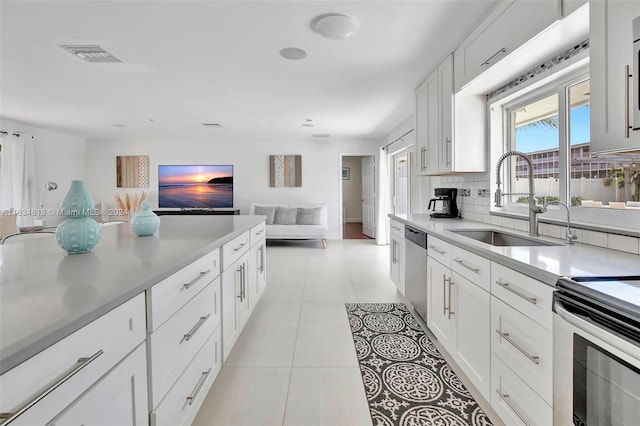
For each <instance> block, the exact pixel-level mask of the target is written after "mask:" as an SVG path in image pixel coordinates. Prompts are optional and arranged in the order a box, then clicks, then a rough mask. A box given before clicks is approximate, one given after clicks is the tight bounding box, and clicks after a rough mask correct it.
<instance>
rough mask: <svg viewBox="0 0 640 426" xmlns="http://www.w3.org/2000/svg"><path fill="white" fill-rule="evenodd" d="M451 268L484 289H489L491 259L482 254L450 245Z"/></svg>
mask: <svg viewBox="0 0 640 426" xmlns="http://www.w3.org/2000/svg"><path fill="white" fill-rule="evenodd" d="M451 270H453V271H455V272H457V273H459V274H460V275H462V276H463V277H465V278H466V279H468V280H469V281H471V282H472V283H474V284H475V285H477V286H480V287H481V288H482V289H484V290H486V291H489V290H490V289H491V285H490V281H491V261H490V260H488V259H485V258H484V257H482V256H478V255H477V254H475V253H471V252H469V251H467V250H464V249H461V248H460V247H457V246H451Z"/></svg>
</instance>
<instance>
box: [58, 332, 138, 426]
mask: <svg viewBox="0 0 640 426" xmlns="http://www.w3.org/2000/svg"><path fill="white" fill-rule="evenodd" d="M146 354H147V352H146V350H145V346H144V345H143V344H140V345H139V346H138V347H137V348H136V350H135V351H133V352H132V353H130V354H129V355H128V356H127V357H126V358H125V359H124V360H123V361H122V362H120V363H119V364H118V365H116V366H115V367H114V368H113V369H112V370H111V371H109V372H108V373H107V374H106V375H104V376H103V377H102V378H101V379H100V380H99V381H98V382H97V383H96V384H94V385H93V386H91V387H90V388H89V389H88V390H87V391H86V392H84V393H83V394H82V395H81V396H80V397H79V398H78V399H77V400H75V401H74V402H73V403H72V404H71V405H70V406H68V407H67V408H65V409H64V411H63V412H61V413H60V415H59V416H57V417H56V418H55V419H53V420H52V421H51V422H50V423H48V424H47V425H48V426H58V425H61V426H62V425H84V424H96V419H100V424H103V425H123V426H124V425H144V424H146V423H147V419H148V416H149V409H148V406H147V355H146ZM105 401H108V404H105Z"/></svg>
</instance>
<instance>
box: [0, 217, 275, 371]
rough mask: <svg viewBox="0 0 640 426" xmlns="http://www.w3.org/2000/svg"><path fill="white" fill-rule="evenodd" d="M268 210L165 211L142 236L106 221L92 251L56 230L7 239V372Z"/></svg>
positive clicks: (2, 311)
mask: <svg viewBox="0 0 640 426" xmlns="http://www.w3.org/2000/svg"><path fill="white" fill-rule="evenodd" d="M264 219H265V217H264V216H188V217H185V216H163V217H162V218H161V224H160V230H159V231H158V233H156V234H155V235H154V236H151V237H137V236H136V235H135V234H134V233H133V232H132V231H131V229H130V228H129V224H128V223H123V224H118V225H113V226H106V227H104V228H103V229H102V238H101V239H100V242H99V243H98V245H97V246H96V247H95V248H94V249H93V251H91V252H90V253H85V254H75V255H68V254H67V253H66V252H65V251H64V250H62V249H61V248H60V247H58V245H57V243H56V241H55V238H53V237H45V238H39V239H33V240H27V241H24V242H20V243H11V244H5V245H0V374H1V373H4V372H5V371H8V370H10V369H11V368H13V367H15V366H16V365H18V364H20V363H21V362H23V361H25V360H27V359H28V358H30V357H31V356H33V355H35V354H37V353H38V352H40V351H42V350H43V349H45V348H47V347H49V346H50V345H52V344H54V343H56V342H57V341H59V340H61V339H63V338H64V337H66V336H68V335H69V334H71V333H73V332H74V331H76V330H78V329H80V328H81V327H83V326H84V325H86V324H88V323H90V322H91V321H93V320H95V319H97V318H98V317H100V316H102V315H103V314H105V313H107V312H109V311H110V310H111V309H113V308H115V307H116V306H118V305H120V304H122V303H123V302H125V301H127V300H129V299H131V298H132V297H134V296H136V295H138V294H140V293H142V292H143V291H145V290H146V289H147V288H149V287H151V286H152V285H154V284H156V283H158V282H159V281H161V280H163V279H164V278H166V277H168V276H169V275H171V274H173V273H174V272H176V271H177V270H179V269H180V268H182V267H184V266H186V265H188V264H189V263H191V262H193V261H194V260H196V259H198V258H200V257H201V256H203V255H204V254H206V253H209V252H211V251H212V250H214V249H216V248H217V247H220V246H221V245H223V244H224V243H226V242H227V241H230V240H231V239H233V238H234V237H236V236H238V235H239V234H241V233H242V232H244V231H247V230H249V229H251V228H252V227H253V226H255V225H257V224H258V223H260V222H262V221H264Z"/></svg>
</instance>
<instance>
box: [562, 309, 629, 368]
mask: <svg viewBox="0 0 640 426" xmlns="http://www.w3.org/2000/svg"><path fill="white" fill-rule="evenodd" d="M553 307H554V311H555V312H556V314H557V315H558V316H559V317H560V318H562V319H563V320H564V321H566V322H568V323H569V324H571V325H573V326H574V327H577V328H579V329H580V330H582V331H584V332H585V333H586V334H587V335H588V336H593V337H596V338H598V339H600V340H602V341H603V342H605V343H607V344H608V345H611V346H612V347H614V348H616V349H617V350H619V351H620V352H622V353H624V354H626V355H627V356H631V357H633V358H634V359H635V360H637V361H638V362H640V357H638V356H637V355H635V354H636V353H638V348H637V347H636V346H635V345H634V344H633V343H630V342H628V341H626V340H624V339H622V338H621V337H618V336H616V335H615V334H613V332H611V331H608V330H606V329H604V328H602V327H601V326H598V325H596V324H594V323H593V322H592V321H591V320H589V318H586V317H583V316H581V315H576V314H573V313H571V312H569V311H567V310H566V309H565V308H564V306H563V305H562V302H560V301H557V300H556V301H555V303H554V304H553ZM587 340H588V339H587Z"/></svg>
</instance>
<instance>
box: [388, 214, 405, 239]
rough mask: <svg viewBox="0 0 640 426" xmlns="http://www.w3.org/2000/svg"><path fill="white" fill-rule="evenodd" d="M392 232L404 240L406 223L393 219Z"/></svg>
mask: <svg viewBox="0 0 640 426" xmlns="http://www.w3.org/2000/svg"><path fill="white" fill-rule="evenodd" d="M391 234H392V235H397V236H398V238H401V239H403V240H404V223H402V222H398V221H396V220H393V219H391Z"/></svg>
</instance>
